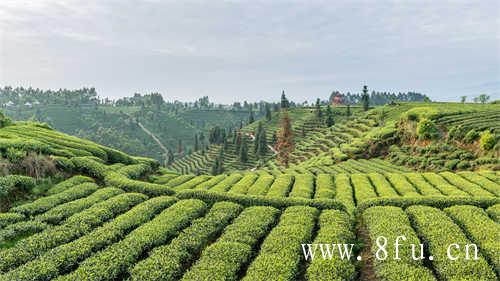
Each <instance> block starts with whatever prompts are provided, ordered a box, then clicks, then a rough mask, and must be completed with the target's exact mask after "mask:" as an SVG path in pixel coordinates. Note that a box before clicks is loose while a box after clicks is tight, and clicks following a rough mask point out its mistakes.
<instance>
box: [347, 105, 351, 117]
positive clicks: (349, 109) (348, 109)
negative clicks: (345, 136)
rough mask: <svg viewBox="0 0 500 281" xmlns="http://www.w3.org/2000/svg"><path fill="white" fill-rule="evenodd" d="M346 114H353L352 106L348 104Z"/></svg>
mask: <svg viewBox="0 0 500 281" xmlns="http://www.w3.org/2000/svg"><path fill="white" fill-rule="evenodd" d="M346 115H347V117H349V116H351V106H350V105H349V104H348V105H347V108H346Z"/></svg>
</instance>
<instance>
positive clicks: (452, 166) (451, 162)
mask: <svg viewBox="0 0 500 281" xmlns="http://www.w3.org/2000/svg"><path fill="white" fill-rule="evenodd" d="M458 163H460V160H458V159H452V160H448V161H446V162H445V163H444V166H445V168H446V169H448V170H455V168H456V167H457V165H458Z"/></svg>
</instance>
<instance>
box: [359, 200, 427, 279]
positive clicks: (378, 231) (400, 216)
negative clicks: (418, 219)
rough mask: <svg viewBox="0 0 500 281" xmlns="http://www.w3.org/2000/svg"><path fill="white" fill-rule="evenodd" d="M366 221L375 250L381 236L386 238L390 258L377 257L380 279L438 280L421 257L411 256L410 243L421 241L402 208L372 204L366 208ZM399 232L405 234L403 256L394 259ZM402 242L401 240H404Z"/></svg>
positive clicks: (415, 243)
mask: <svg viewBox="0 0 500 281" xmlns="http://www.w3.org/2000/svg"><path fill="white" fill-rule="evenodd" d="M363 221H364V222H365V223H366V228H367V230H368V233H369V237H370V240H371V243H372V245H371V249H372V254H373V255H375V254H376V252H377V249H378V247H377V239H378V237H381V236H383V237H385V238H387V241H391V243H387V247H386V250H387V253H388V256H387V259H386V260H379V259H374V263H375V274H376V275H377V277H378V278H379V279H381V280H388V281H389V280H436V279H435V278H434V276H433V274H432V272H431V271H430V270H429V269H427V268H426V267H425V266H424V265H423V262H422V260H416V261H415V260H414V259H413V258H412V253H411V248H410V246H409V245H410V244H414V245H418V244H420V240H419V238H418V236H417V234H416V233H415V231H414V230H413V228H412V227H411V224H410V220H409V219H408V217H407V216H406V214H405V213H404V211H403V210H402V209H401V208H397V207H391V206H379V207H372V208H369V209H367V210H366V211H364V212H363ZM398 236H404V237H406V240H405V241H404V245H402V247H401V249H399V258H400V260H397V261H395V260H394V258H395V256H394V254H395V246H394V243H392V241H396V238H397V237H398ZM401 242H402V241H401Z"/></svg>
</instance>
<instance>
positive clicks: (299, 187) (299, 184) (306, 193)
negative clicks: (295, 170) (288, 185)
mask: <svg viewBox="0 0 500 281" xmlns="http://www.w3.org/2000/svg"><path fill="white" fill-rule="evenodd" d="M313 193H314V177H313V176H312V175H296V176H295V183H294V184H293V187H292V191H290V194H289V195H288V196H289V197H300V198H312V196H313Z"/></svg>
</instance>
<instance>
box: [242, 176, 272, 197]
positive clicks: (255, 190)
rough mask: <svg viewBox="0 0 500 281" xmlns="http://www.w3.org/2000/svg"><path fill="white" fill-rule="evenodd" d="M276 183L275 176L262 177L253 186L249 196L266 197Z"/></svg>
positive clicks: (250, 188) (248, 192)
mask: <svg viewBox="0 0 500 281" xmlns="http://www.w3.org/2000/svg"><path fill="white" fill-rule="evenodd" d="M273 182H274V176H270V175H261V176H259V178H258V179H257V180H256V181H255V182H254V184H252V185H251V186H250V187H249V189H248V191H247V194H248V195H260V196H264V195H266V193H267V192H268V190H269V188H270V186H271V185H272V184H273Z"/></svg>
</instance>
